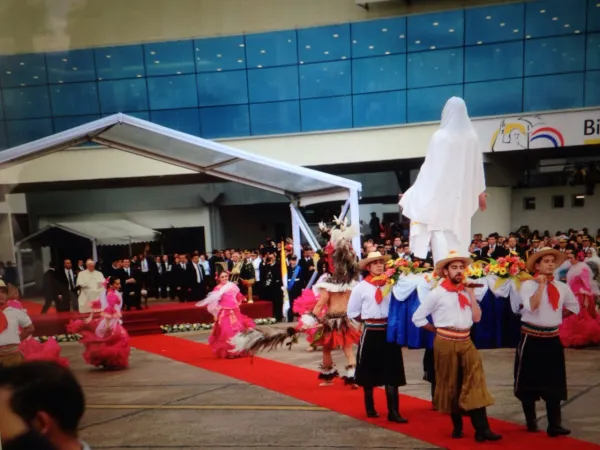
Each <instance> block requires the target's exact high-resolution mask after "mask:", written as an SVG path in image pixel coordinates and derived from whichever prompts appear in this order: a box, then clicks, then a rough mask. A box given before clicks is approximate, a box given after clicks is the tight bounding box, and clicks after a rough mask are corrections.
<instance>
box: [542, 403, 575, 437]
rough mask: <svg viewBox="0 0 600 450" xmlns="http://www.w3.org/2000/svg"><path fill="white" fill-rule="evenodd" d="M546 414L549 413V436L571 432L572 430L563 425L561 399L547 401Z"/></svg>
mask: <svg viewBox="0 0 600 450" xmlns="http://www.w3.org/2000/svg"><path fill="white" fill-rule="evenodd" d="M546 414H547V415H548V428H547V430H546V431H547V432H548V436H550V437H558V436H567V435H569V434H571V430H569V429H567V428H564V427H563V426H562V414H561V410H560V401H546Z"/></svg>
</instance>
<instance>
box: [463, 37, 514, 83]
mask: <svg viewBox="0 0 600 450" xmlns="http://www.w3.org/2000/svg"><path fill="white" fill-rule="evenodd" d="M522 76H523V42H522V41H521V42H506V43H502V44H490V45H477V46H474V47H465V81H466V82H471V81H484V80H498V79H503V78H517V77H522Z"/></svg>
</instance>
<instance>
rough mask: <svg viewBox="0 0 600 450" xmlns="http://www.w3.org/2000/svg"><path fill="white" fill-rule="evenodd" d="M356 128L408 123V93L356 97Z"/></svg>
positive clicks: (379, 93) (398, 92) (399, 92)
mask: <svg viewBox="0 0 600 450" xmlns="http://www.w3.org/2000/svg"><path fill="white" fill-rule="evenodd" d="M353 105H354V108H353V110H354V127H377V126H384V125H395V124H399V123H406V91H396V92H378V93H375V94H364V95H355V96H354V97H353Z"/></svg>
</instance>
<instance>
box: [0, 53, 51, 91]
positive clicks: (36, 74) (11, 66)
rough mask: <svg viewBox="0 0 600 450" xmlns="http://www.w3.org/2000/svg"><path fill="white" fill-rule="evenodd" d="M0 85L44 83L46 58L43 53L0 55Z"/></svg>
mask: <svg viewBox="0 0 600 450" xmlns="http://www.w3.org/2000/svg"><path fill="white" fill-rule="evenodd" d="M0 84H2V87H5V88H6V87H18V86H20V87H24V86H38V85H40V84H46V60H45V58H44V54H43V53H35V54H27V55H3V56H0Z"/></svg>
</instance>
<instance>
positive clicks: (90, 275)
mask: <svg viewBox="0 0 600 450" xmlns="http://www.w3.org/2000/svg"><path fill="white" fill-rule="evenodd" d="M95 265H96V264H95V263H94V261H92V260H91V259H88V260H87V261H86V263H85V267H86V270H84V271H83V272H79V275H77V287H78V288H79V289H81V291H80V293H79V298H78V299H77V302H78V303H79V312H80V313H89V312H92V308H91V304H92V302H93V301H94V300H98V299H99V298H101V297H102V294H103V293H104V276H103V275H102V273H101V272H98V271H97V270H96V269H95Z"/></svg>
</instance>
